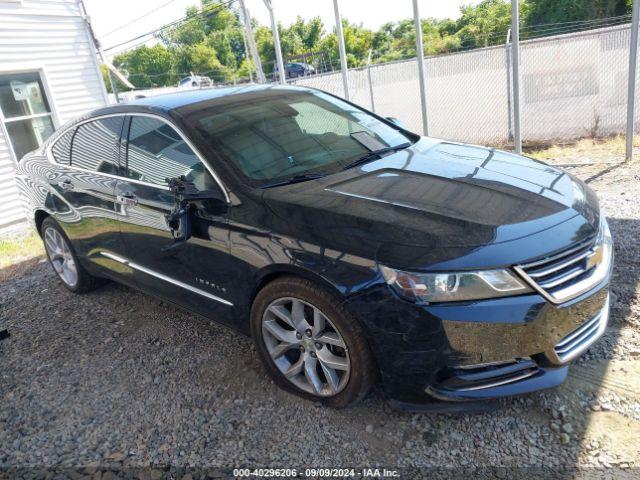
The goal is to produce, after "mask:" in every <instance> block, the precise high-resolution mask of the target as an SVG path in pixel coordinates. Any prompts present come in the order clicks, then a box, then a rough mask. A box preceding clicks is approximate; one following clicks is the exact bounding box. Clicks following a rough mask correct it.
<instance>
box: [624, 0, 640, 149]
mask: <svg viewBox="0 0 640 480" xmlns="http://www.w3.org/2000/svg"><path fill="white" fill-rule="evenodd" d="M639 21H640V0H634V1H633V11H632V14H631V38H630V42H631V43H630V45H629V91H628V93H627V149H626V158H627V160H631V159H632V158H633V127H634V123H635V111H636V81H637V75H636V74H637V71H638V23H639Z"/></svg>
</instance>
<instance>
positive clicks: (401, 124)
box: [387, 117, 406, 130]
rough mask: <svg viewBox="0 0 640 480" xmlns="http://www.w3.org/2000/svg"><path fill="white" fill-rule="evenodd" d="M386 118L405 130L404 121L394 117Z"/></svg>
mask: <svg viewBox="0 0 640 480" xmlns="http://www.w3.org/2000/svg"><path fill="white" fill-rule="evenodd" d="M387 120H389V121H390V122H391V123H393V124H394V125H397V126H399V127H400V128H403V129H405V130H406V127H405V126H404V123H402V121H401V120H399V119H397V118H396V117H387Z"/></svg>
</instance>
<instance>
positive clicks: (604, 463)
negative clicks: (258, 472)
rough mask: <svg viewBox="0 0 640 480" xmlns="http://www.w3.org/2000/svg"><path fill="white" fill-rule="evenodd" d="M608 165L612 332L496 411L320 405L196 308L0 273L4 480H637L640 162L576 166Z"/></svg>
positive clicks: (589, 171)
mask: <svg viewBox="0 0 640 480" xmlns="http://www.w3.org/2000/svg"><path fill="white" fill-rule="evenodd" d="M605 167H606V168H609V171H606V172H605V173H604V174H602V175H601V176H599V177H598V178H595V179H592V181H591V185H592V187H593V188H595V189H596V190H597V192H598V194H599V196H600V199H601V204H602V208H603V209H604V211H605V212H606V214H607V216H608V217H609V218H611V226H612V229H613V232H614V236H615V240H616V269H615V275H614V281H613V285H612V289H613V300H612V318H611V326H610V328H609V329H608V331H607V333H606V335H605V337H603V339H602V341H600V342H599V343H598V344H597V345H596V346H594V348H592V349H591V351H589V352H588V353H587V354H586V355H585V356H584V357H583V358H582V359H581V360H580V361H579V362H578V364H577V365H576V366H575V368H574V369H573V371H572V374H571V377H570V379H569V381H568V382H567V383H566V384H565V385H564V386H562V387H561V388H559V389H556V390H553V391H550V392H545V393H538V394H533V395H530V396H526V397H522V398H516V399H508V400H504V401H502V402H501V404H500V408H499V409H497V410H496V411H493V412H490V413H483V414H476V415H459V416H451V415H442V414H440V415H425V414H410V413H403V412H397V411H393V410H391V409H390V407H389V406H388V404H387V403H386V402H385V400H384V398H383V396H382V394H381V392H380V391H374V392H373V393H372V394H371V395H370V396H369V397H368V398H367V399H366V400H365V401H364V402H363V403H361V404H359V405H358V406H356V407H354V408H350V409H347V410H340V411H336V410H330V409H327V408H322V407H319V406H317V405H315V404H313V403H309V402H306V401H303V400H300V399H298V398H296V397H293V396H291V395H288V394H286V393H284V392H282V391H281V390H279V389H278V388H276V387H275V386H274V385H273V384H272V383H271V382H270V381H269V380H268V378H267V377H266V375H265V373H264V371H263V369H262V367H261V365H260V364H259V362H258V359H257V355H256V352H255V351H254V348H253V346H252V344H251V341H250V340H249V339H248V338H245V337H242V336H240V335H239V334H236V333H234V332H231V331H229V330H226V329H224V328H223V327H219V326H217V325H215V324H212V323H210V322H208V321H206V320H204V319H202V318H200V317H198V316H195V315H191V314H189V313H185V312H184V311H181V310H179V309H177V308H174V307H173V306H170V305H167V304H165V303H163V302H161V301H158V300H156V299H154V298H151V297H148V296H146V295H144V294H141V293H138V292H135V291H133V290H130V289H128V288H126V287H123V286H120V285H116V284H108V285H106V286H104V287H103V288H101V289H99V290H97V291H95V292H92V293H90V294H87V295H83V296H75V295H73V294H71V293H68V292H67V291H66V290H65V289H64V288H63V287H62V286H61V285H60V283H59V282H58V280H57V279H56V277H55V276H54V273H53V271H52V270H51V268H50V267H49V265H48V264H46V263H44V261H43V260H42V259H35V260H31V261H28V262H25V263H23V264H21V265H18V266H15V267H11V268H8V269H4V270H1V271H0V282H1V283H0V314H1V317H0V324H2V323H4V324H5V326H6V327H8V328H9V330H10V332H11V337H10V338H9V339H7V340H3V341H1V342H0V478H2V475H3V474H2V473H1V472H2V470H3V469H4V471H5V475H6V476H8V477H15V476H19V475H24V476H34V475H36V476H37V475H38V472H39V470H38V469H42V468H50V467H52V466H57V467H59V468H63V467H69V468H72V467H73V468H80V467H82V468H81V469H80V470H77V471H76V472H75V473H74V475H75V477H73V478H76V477H80V476H83V475H84V476H85V477H86V478H102V479H106V478H114V476H118V475H120V476H130V477H131V476H135V475H139V476H140V478H159V477H160V476H163V475H171V476H174V477H178V478H180V477H181V476H182V475H183V474H186V472H187V471H188V470H186V469H189V468H208V469H217V468H224V469H226V470H223V471H219V470H218V471H217V474H216V475H221V476H226V475H228V473H229V468H232V467H235V466H246V467H297V468H301V467H319V466H324V467H328V466H332V467H383V466H387V467H400V468H402V467H411V468H414V469H417V468H423V467H440V468H445V469H454V470H447V471H446V472H445V476H449V475H453V473H454V472H460V471H465V470H469V469H472V468H484V467H494V468H495V467H506V468H509V467H515V466H518V467H531V468H534V467H538V468H539V467H545V468H549V469H553V470H559V469H563V470H564V471H565V472H568V474H569V475H570V476H571V477H572V478H575V477H585V478H586V477H589V476H593V478H596V477H598V476H599V473H601V471H600V470H597V469H595V468H594V467H600V468H607V469H611V470H608V473H610V474H614V473H615V475H616V476H622V475H628V476H629V478H633V477H635V478H637V477H636V475H640V470H634V467H635V468H638V467H640V453H639V452H638V443H637V439H638V438H639V437H640V391H639V390H640V369H639V368H638V366H639V364H640V295H639V293H640V292H639V288H638V279H639V278H640V261H639V259H640V245H639V243H638V238H640V204H639V202H638V192H640V176H639V174H638V172H640V168H639V167H638V165H637V164H636V165H629V164H621V165H618V166H614V167H613V168H611V166H610V165H607V166H587V167H580V168H575V169H573V170H572V171H573V173H576V174H577V175H578V176H580V177H582V178H585V179H587V178H590V177H593V176H594V175H598V174H600V173H602V172H603V169H604V168H605ZM169 465H170V466H171V467H168V466H169ZM140 467H151V468H153V469H154V470H146V471H145V472H142V473H140V472H139V471H138V470H136V469H138V468H140ZM16 468H22V469H20V470H16ZM131 469H133V470H131ZM455 469H457V470H455ZM214 471H216V470H214ZM412 471H413V472H414V474H415V475H414V476H416V478H420V477H423V476H424V472H423V473H420V472H421V471H420V470H412ZM135 472H138V473H135ZM403 472H404V473H407V475H408V472H409V470H403ZM487 472H489V473H487V476H489V477H491V476H500V477H505V476H507V473H508V472H507V471H506V470H501V469H498V470H490V471H487ZM432 473H433V472H432ZM81 474H82V475H81ZM216 475H213V476H216ZM193 476H194V478H196V477H197V474H196V473H195V472H194V473H193ZM185 478H189V477H188V476H186V477H185Z"/></svg>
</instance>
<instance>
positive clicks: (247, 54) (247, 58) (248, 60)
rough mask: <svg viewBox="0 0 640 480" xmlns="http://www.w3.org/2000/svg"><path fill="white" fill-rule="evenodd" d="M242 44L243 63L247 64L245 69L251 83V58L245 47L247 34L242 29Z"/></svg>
mask: <svg viewBox="0 0 640 480" xmlns="http://www.w3.org/2000/svg"><path fill="white" fill-rule="evenodd" d="M242 44H243V45H244V63H245V64H246V65H247V70H249V82H250V83H253V72H252V71H251V60H250V59H249V57H250V55H249V49H248V48H247V34H246V33H245V32H244V30H243V31H242Z"/></svg>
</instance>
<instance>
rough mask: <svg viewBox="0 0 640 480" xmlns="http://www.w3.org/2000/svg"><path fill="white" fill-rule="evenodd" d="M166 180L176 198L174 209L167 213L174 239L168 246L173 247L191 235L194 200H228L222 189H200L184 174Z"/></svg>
mask: <svg viewBox="0 0 640 480" xmlns="http://www.w3.org/2000/svg"><path fill="white" fill-rule="evenodd" d="M166 181H167V185H168V186H169V191H170V192H171V194H172V195H173V198H174V207H173V210H171V212H169V213H168V214H167V215H165V218H166V220H167V225H168V226H169V229H171V235H172V236H173V240H174V242H173V244H172V245H170V246H169V247H168V248H173V247H176V246H178V245H179V244H181V243H184V242H186V241H187V240H189V238H190V237H191V216H190V213H191V210H192V205H193V203H194V202H204V201H207V200H214V201H219V202H222V203H224V202H226V200H225V198H224V197H223V194H222V192H221V191H219V190H198V189H197V188H196V186H195V185H194V184H193V182H190V181H188V180H187V179H186V178H185V177H184V176H182V177H175V178H167V180H166Z"/></svg>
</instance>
